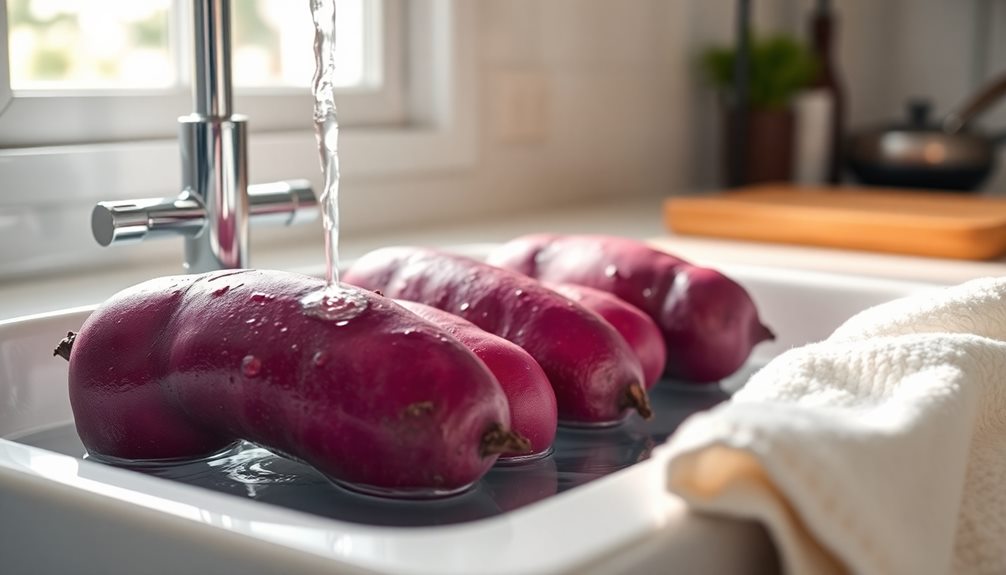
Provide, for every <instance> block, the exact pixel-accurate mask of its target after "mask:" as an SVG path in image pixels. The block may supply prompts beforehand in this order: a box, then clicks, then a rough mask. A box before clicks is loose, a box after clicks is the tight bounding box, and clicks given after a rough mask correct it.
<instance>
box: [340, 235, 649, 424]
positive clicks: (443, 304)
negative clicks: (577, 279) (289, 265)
mask: <svg viewBox="0 0 1006 575" xmlns="http://www.w3.org/2000/svg"><path fill="white" fill-rule="evenodd" d="M344 280H345V281H346V282H347V283H351V284H354V285H358V286H360V287H363V288H367V289H371V290H379V291H381V292H383V293H384V294H385V295H386V296H388V297H393V298H399V299H407V300H412V301H418V302H420V303H424V304H427V305H431V306H433V307H436V308H439V309H442V310H444V311H448V312H450V313H453V314H456V315H458V316H461V317H463V318H464V319H466V320H468V321H470V322H472V323H474V324H475V325H477V326H479V327H480V328H482V329H484V330H486V331H488V332H490V333H493V334H496V335H498V336H500V337H502V338H504V339H507V340H509V341H511V342H513V343H515V344H517V345H519V346H520V347H522V348H524V350H526V351H527V352H528V353H530V354H531V356H532V357H534V359H535V360H536V361H537V362H538V364H539V365H540V366H541V367H542V369H543V370H545V374H546V375H548V379H549V381H550V382H551V384H552V389H553V390H554V391H555V398H556V402H557V404H558V410H559V420H560V422H563V423H569V424H574V425H592V424H610V423H614V422H617V421H619V420H621V419H622V418H623V417H624V416H625V415H626V413H627V405H626V403H625V399H624V398H625V396H626V394H627V393H628V391H629V388H630V386H632V385H633V384H635V385H636V386H638V387H639V388H640V390H642V389H643V388H644V387H645V386H644V382H643V373H642V368H641V367H640V365H639V360H637V359H636V357H635V355H634V354H633V353H632V350H631V349H630V348H629V346H628V344H627V343H625V340H624V339H622V337H621V336H620V335H619V334H618V332H616V331H615V329H614V328H613V327H611V326H610V325H609V324H608V323H607V322H605V321H604V320H603V319H601V317H600V316H598V315H597V314H595V313H593V312H591V311H589V310H587V309H584V308H583V307H582V306H580V305H579V304H576V303H574V302H572V301H570V300H569V299H567V298H565V297H562V296H560V295H559V294H557V293H555V292H553V291H552V290H550V289H548V288H546V287H544V286H543V285H541V284H540V283H538V282H536V281H534V280H532V279H530V278H528V277H525V276H523V275H521V274H517V273H513V272H510V271H507V270H502V269H499V268H496V267H493V266H489V265H486V264H484V263H482V262H479V261H476V260H473V259H471V258H467V257H463V256H458V255H452V254H446V253H442V252H438V251H435V250H429V249H423V248H406V247H403V248H384V249H380V250H377V251H373V252H370V253H369V254H367V255H365V256H363V257H362V258H360V259H359V260H357V261H356V263H355V264H354V265H353V266H352V267H351V268H350V269H349V270H348V271H347V272H346V274H345V275H344Z"/></svg>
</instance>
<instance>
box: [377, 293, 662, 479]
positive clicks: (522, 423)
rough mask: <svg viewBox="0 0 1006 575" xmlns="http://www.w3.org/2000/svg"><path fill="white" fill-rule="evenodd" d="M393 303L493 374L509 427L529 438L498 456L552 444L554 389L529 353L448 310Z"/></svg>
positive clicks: (536, 450)
mask: <svg viewBox="0 0 1006 575" xmlns="http://www.w3.org/2000/svg"><path fill="white" fill-rule="evenodd" d="M395 303H397V304H398V305H400V306H402V307H404V308H405V309H407V310H409V311H411V312H412V313H414V314H416V315H418V316H419V317H421V318H423V319H425V320H426V321H428V322H430V323H432V324H433V325H435V326H437V327H439V328H440V329H442V330H444V331H446V332H447V333H449V334H451V335H452V336H454V338H455V339H457V340H458V341H460V342H461V343H462V344H464V346H465V347H467V348H468V349H470V350H472V352H473V353H474V354H475V355H476V356H478V358H479V359H481V360H482V361H483V362H485V364H486V367H488V368H489V371H491V372H492V373H493V375H495V376H496V380H497V381H499V383H500V387H502V388H503V393H505V394H506V396H507V401H508V402H509V404H510V429H511V430H512V431H514V432H516V433H518V434H520V435H521V436H522V437H524V438H526V439H527V440H528V441H530V442H531V451H529V452H526V453H504V454H502V455H500V460H504V459H510V458H514V457H527V456H533V455H537V454H541V453H544V452H545V451H548V449H549V448H550V447H552V441H554V440H555V432H556V425H557V423H556V419H557V417H558V413H557V411H556V405H555V392H553V391H552V384H550V383H549V382H548V376H546V375H545V372H544V371H542V369H541V366H540V365H538V362H537V361H535V360H534V358H533V357H531V354H529V353H528V352H526V351H524V349H523V348H522V347H520V346H518V345H516V344H513V343H510V342H509V341H507V340H505V339H503V338H502V337H499V336H497V335H493V334H491V333H489V332H487V331H485V330H484V329H482V328H480V327H478V326H477V325H475V324H473V323H472V322H470V321H468V320H466V319H462V318H460V317H458V316H456V315H454V314H452V313H448V312H446V311H443V310H439V309H437V308H435V307H431V306H428V305H426V304H421V303H417V302H414V301H408V300H397V301H396V302H395ZM647 319H649V318H647Z"/></svg>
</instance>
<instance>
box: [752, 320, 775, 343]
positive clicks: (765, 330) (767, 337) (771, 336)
mask: <svg viewBox="0 0 1006 575" xmlns="http://www.w3.org/2000/svg"><path fill="white" fill-rule="evenodd" d="M756 323H757V324H758V325H757V327H755V331H756V333H755V337H754V338H753V339H752V341H754V342H755V343H759V342H763V341H775V332H774V331H772V330H771V329H769V327H768V326H767V325H765V324H763V323H761V322H756Z"/></svg>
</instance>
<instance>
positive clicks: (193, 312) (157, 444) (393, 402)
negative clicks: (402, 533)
mask: <svg viewBox="0 0 1006 575" xmlns="http://www.w3.org/2000/svg"><path fill="white" fill-rule="evenodd" d="M323 287H324V282H322V281H321V280H317V279H315V278H311V277H308V276H301V275H297V274H289V273H283V272H270V271H254V270H240V271H224V272H214V273H210V274H204V275H198V276H180V277H168V278H160V279H155V280H151V281H148V282H145V283H142V284H139V285H137V286H134V287H132V288H129V289H126V290H124V291H122V292H120V293H119V294H117V295H115V296H113V297H112V298H111V299H109V300H108V301H107V302H105V303H104V305H102V306H101V307H100V308H99V309H98V310H96V311H95V312H94V313H93V314H92V315H91V316H90V318H88V320H87V322H86V323H85V324H84V326H83V328H82V329H81V331H80V333H79V334H77V336H76V338H75V340H74V341H73V342H72V346H66V347H65V349H64V350H63V351H66V352H68V354H67V355H68V359H69V361H70V364H69V386H70V387H69V391H70V402H71V405H72V407H73V413H74V417H75V420H76V425H77V430H78V433H79V435H80V438H81V440H83V442H84V445H85V446H86V447H87V449H88V451H89V452H90V453H92V454H93V455H95V456H97V457H99V458H102V457H103V458H106V459H111V458H115V459H124V460H166V459H192V458H199V457H204V456H207V455H210V454H213V453H214V452H217V451H219V450H221V449H223V448H225V447H226V446H228V445H229V444H231V443H233V442H234V441H235V440H238V439H244V440H248V441H251V442H254V443H257V444H259V445H262V446H264V447H267V448H269V449H271V450H273V451H275V452H277V453H281V454H285V455H287V456H290V457H292V458H295V459H298V460H301V461H304V462H306V463H308V464H310V465H312V466H314V467H315V468H317V469H319V470H320V471H322V472H323V473H325V474H326V475H327V476H328V477H330V478H332V479H333V480H335V481H337V482H340V483H342V484H345V485H348V486H351V487H353V488H356V489H361V490H364V491H368V492H374V493H383V494H400V495H416V496H422V495H430V494H435V493H448V492H451V491H455V490H459V489H462V488H464V487H465V486H467V485H469V484H471V483H473V482H474V481H476V480H478V479H479V477H481V476H482V475H483V474H484V473H485V472H486V471H487V470H488V469H489V468H490V466H492V464H493V463H494V462H495V460H496V458H497V455H498V454H499V453H501V452H503V451H514V450H522V449H526V447H527V444H526V442H522V441H521V440H520V438H518V437H517V436H515V435H514V434H510V433H509V432H508V431H507V429H506V428H507V424H508V422H509V420H510V413H509V409H508V407H507V400H506V396H505V395H504V394H503V390H502V389H501V388H500V386H499V384H498V383H497V381H496V379H495V377H493V375H492V374H491V373H489V371H488V370H487V369H486V367H485V365H484V364H483V363H482V361H480V360H479V359H478V358H477V357H476V356H475V355H474V354H473V353H472V352H471V351H470V350H469V349H467V348H466V347H465V346H463V345H462V344H461V343H460V342H458V341H457V340H456V339H454V338H453V337H451V336H450V335H448V334H447V333H446V332H444V331H443V330H440V329H439V328H437V327H436V326H434V325H432V324H430V323H429V322H426V321H425V320H422V319H420V318H418V317H417V316H416V315H415V314H413V313H411V312H409V311H407V310H405V309H402V308H401V307H399V306H398V305H396V304H394V303H393V302H392V301H391V300H390V299H388V298H383V297H380V296H378V295H376V294H372V293H369V292H365V291H363V290H358V289H355V288H351V287H345V288H342V289H343V292H341V293H342V295H343V296H345V297H346V298H348V299H349V300H351V301H353V302H355V303H354V306H353V307H352V309H350V311H351V313H346V314H344V315H343V316H342V317H341V318H336V319H324V318H322V317H319V316H317V315H316V314H312V313H306V312H305V309H304V305H303V303H302V300H303V298H304V297H305V296H306V295H307V294H310V293H315V292H317V290H320V289H322V288H323Z"/></svg>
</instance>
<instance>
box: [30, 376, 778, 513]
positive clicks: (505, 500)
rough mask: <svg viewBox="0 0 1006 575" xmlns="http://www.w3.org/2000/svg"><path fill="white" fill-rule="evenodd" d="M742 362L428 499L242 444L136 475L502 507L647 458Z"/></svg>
mask: <svg viewBox="0 0 1006 575" xmlns="http://www.w3.org/2000/svg"><path fill="white" fill-rule="evenodd" d="M756 367H758V366H756V365H751V366H748V367H747V368H746V369H744V370H742V371H741V372H740V373H738V374H735V375H734V376H732V377H731V378H729V380H727V381H724V382H722V383H721V385H720V386H719V387H717V386H715V385H713V386H701V387H700V386H690V385H688V384H683V383H678V384H675V383H673V382H667V381H665V382H661V383H660V384H658V385H657V387H655V388H653V389H652V390H650V391H649V394H650V401H651V404H652V405H653V409H654V412H655V415H654V418H653V419H652V420H650V421H643V420H642V419H640V418H639V417H638V416H636V415H632V416H630V417H629V418H628V420H627V421H626V422H625V423H623V424H622V425H619V426H616V427H611V428H606V429H570V428H560V429H559V433H558V435H557V436H556V440H555V444H554V446H553V447H554V450H555V451H554V453H553V454H552V455H551V456H550V457H547V458H545V459H542V460H539V461H535V462H531V463H527V464H522V465H513V466H496V467H494V468H493V469H491V470H490V471H489V473H487V474H486V476H485V477H483V478H482V479H481V480H480V481H479V482H478V483H477V484H476V485H475V487H474V488H473V489H471V490H469V491H467V492H465V493H463V494H461V495H457V496H453V497H448V498H445V499H438V500H431V501H406V500H401V501H399V500H388V499H380V498H376V497H370V496H366V495H360V494H358V493H354V492H351V491H348V490H346V489H343V488H340V487H338V486H336V485H334V484H333V483H332V482H331V481H329V480H328V479H327V478H326V477H325V476H324V475H322V474H321V473H319V472H318V471H316V470H315V469H313V468H312V467H310V466H307V465H304V464H302V463H298V462H296V461H293V460H290V459H287V458H284V457H281V456H279V455H276V454H273V453H272V452H270V451H268V450H266V449H263V448H261V447H259V446H256V445H252V444H250V443H243V444H241V446H240V449H237V450H236V451H229V452H227V454H226V455H225V456H223V457H220V458H216V459H208V460H204V461H196V462H191V463H185V464H178V465H170V466H163V465H162V466H144V467H142V468H137V469H135V471H136V472H138V473H146V474H150V475H155V476H157V477H161V478H164V479H169V480H172V481H179V482H182V483H186V484H190V485H196V486H199V487H203V488H206V489H211V490H213V491H217V492H221V493H228V494H232V495H235V496H238V497H242V498H246V499H252V500H254V501H259V502H262V503H268V504H272V505H279V506H282V507H287V508H290V509H295V510H298V511H304V512H307V513H312V514H315V515H320V516H325V517H330V518H333V519H338V520H342V521H350V522H354V523H361V524H367V525H386V526H402V527H407V526H430V525H446V524H452V523H462V522H467V521H475V520H478V519H484V518H487V517H493V516H496V515H501V514H503V513H506V512H508V511H513V510H514V509H518V508H520V507H524V506H526V505H530V504H532V503H535V502H537V501H541V500H543V499H547V498H548V497H551V496H552V495H555V494H557V493H561V492H563V491H568V490H570V489H574V488H576V487H579V486H581V485H584V484H586V483H589V482H591V481H594V480H596V479H599V478H601V477H604V476H605V475H608V474H610V473H614V472H616V471H618V470H620V469H624V468H626V467H629V466H631V465H634V464H636V463H638V462H640V461H643V460H645V459H647V458H648V457H649V456H650V453H651V451H652V450H653V449H654V448H655V447H656V446H658V445H660V444H661V443H663V442H664V441H665V440H666V439H667V437H668V436H669V435H670V434H671V433H672V432H673V431H674V429H676V428H677V426H678V425H679V424H680V423H681V421H683V420H684V419H685V418H686V417H688V416H689V415H691V414H692V413H695V412H697V411H702V410H705V409H709V408H711V407H713V406H714V405H716V404H717V403H719V402H721V401H723V400H724V399H726V398H727V397H728V394H727V393H726V392H725V391H723V390H724V389H729V390H733V389H737V388H738V387H739V386H740V385H741V383H742V382H743V381H746V380H747V378H748V377H749V376H750V375H751V373H753V371H754V369H755V368H756ZM15 441H18V442H20V443H24V444H27V445H32V446H35V447H40V448H43V449H48V450H50V451H56V452H59V453H63V454H67V455H71V456H75V457H81V456H83V454H84V447H83V445H82V444H81V443H80V439H79V438H78V437H77V433H76V430H75V429H74V427H73V425H72V424H69V425H63V426H60V427H55V428H52V429H48V430H44V431H39V432H35V433H32V434H30V435H26V436H23V437H20V438H18V439H15Z"/></svg>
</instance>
